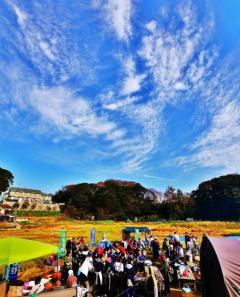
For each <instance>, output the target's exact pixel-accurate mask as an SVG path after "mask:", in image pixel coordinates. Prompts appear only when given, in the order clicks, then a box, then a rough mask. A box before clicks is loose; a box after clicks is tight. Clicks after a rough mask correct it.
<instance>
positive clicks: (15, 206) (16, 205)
mask: <svg viewBox="0 0 240 297" xmlns="http://www.w3.org/2000/svg"><path fill="white" fill-rule="evenodd" d="M19 206H20V204H19V203H18V202H15V203H14V204H13V206H12V208H14V209H16V208H19Z"/></svg>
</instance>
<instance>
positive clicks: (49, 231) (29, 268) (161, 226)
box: [0, 215, 240, 297]
mask: <svg viewBox="0 0 240 297" xmlns="http://www.w3.org/2000/svg"><path fill="white" fill-rule="evenodd" d="M25 218H27V219H28V221H27V222H22V223H19V225H18V226H17V228H15V226H14V224H13V223H12V224H6V223H0V238H4V237H8V236H16V237H21V238H26V239H33V240H39V241H42V242H46V243H51V244H55V245H58V241H59V231H60V230H61V229H65V230H67V232H68V237H78V236H83V237H84V239H85V241H86V242H89V237H90V230H91V228H95V229H96V234H97V236H96V237H97V238H96V240H97V241H99V240H100V239H101V237H102V234H103V232H104V233H105V234H106V235H107V238H108V239H109V240H120V239H121V230H122V229H123V228H124V227H126V226H147V227H149V228H150V229H151V231H152V234H153V235H156V236H157V237H158V238H159V239H160V241H162V240H163V238H164V237H165V236H167V235H169V234H173V232H174V231H177V232H178V233H179V234H180V235H184V233H185V232H188V233H189V234H191V235H195V236H197V237H198V240H199V243H200V241H201V237H202V234H203V233H205V234H207V235H209V236H223V235H226V234H233V233H240V222H206V221H203V222H200V221H196V222H184V221H175V222H140V223H134V222H133V223H126V222H114V221H96V222H89V221H76V220H70V219H68V218H66V217H64V216H63V215H55V216H43V217H37V216H25ZM0 272H3V267H0ZM49 272H50V270H49V268H48V267H47V266H45V265H44V259H37V260H34V261H28V262H25V263H21V265H20V275H19V277H20V278H21V279H23V280H29V279H30V278H32V277H34V276H37V275H42V274H43V273H49ZM173 290H175V289H173ZM172 296H176V297H177V296H185V295H184V294H183V293H181V292H179V290H176V291H173V292H172ZM188 296H189V297H190V296H193V297H196V296H200V295H197V294H194V293H192V295H191V294H188Z"/></svg>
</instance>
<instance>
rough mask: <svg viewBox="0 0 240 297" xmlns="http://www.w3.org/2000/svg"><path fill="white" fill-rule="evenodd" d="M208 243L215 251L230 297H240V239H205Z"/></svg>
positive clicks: (207, 245)
mask: <svg viewBox="0 0 240 297" xmlns="http://www.w3.org/2000/svg"><path fill="white" fill-rule="evenodd" d="M207 241H208V242H209V243H210V244H211V246H212V248H213V249H214V251H215V254H216V256H217V259H218V262H219V265H220V268H221V271H222V275H223V279H224V282H225V286H226V289H227V291H228V293H229V296H230V297H237V296H239V293H237V290H240V269H239V267H240V257H239V252H240V239H236V238H235V239H234V238H227V237H208V238H206V239H205V242H207ZM205 246H206V247H207V249H208V248H209V247H210V246H209V244H206V245H205ZM206 252H208V253H209V252H210V251H209V250H208V251H206Z"/></svg>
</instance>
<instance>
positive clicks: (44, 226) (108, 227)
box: [0, 214, 240, 244]
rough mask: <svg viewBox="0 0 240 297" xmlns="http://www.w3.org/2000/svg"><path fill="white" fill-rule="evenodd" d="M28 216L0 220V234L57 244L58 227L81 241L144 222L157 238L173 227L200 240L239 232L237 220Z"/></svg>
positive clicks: (115, 235)
mask: <svg viewBox="0 0 240 297" xmlns="http://www.w3.org/2000/svg"><path fill="white" fill-rule="evenodd" d="M24 217H26V218H28V219H29V221H27V222H23V223H20V226H19V227H18V228H19V229H16V228H9V226H7V225H6V224H4V225H1V223H0V229H1V232H0V238H3V237H7V236H17V237H21V238H26V239H34V240H39V241H42V242H46V243H52V244H58V240H59V230H60V229H66V230H67V232H68V237H78V236H83V237H84V238H85V241H86V242H88V241H89V236H90V229H91V228H95V229H96V231H97V241H98V240H100V239H101V237H102V233H103V232H105V233H106V235H107V238H108V239H109V240H119V239H121V230H122V229H123V228H124V227H126V226H147V227H149V228H150V229H151V230H152V234H153V235H156V236H157V237H158V238H159V239H160V240H162V239H163V238H164V237H165V236H167V235H169V234H173V232H174V231H177V232H178V233H179V234H180V235H184V233H185V232H188V233H190V234H191V235H195V236H197V237H198V240H199V241H200V240H201V237H202V234H203V233H206V234H207V235H209V236H223V235H225V234H230V233H231V234H232V233H240V222H206V221H202V222H200V221H195V222H184V221H172V222H165V223H163V222H144V223H142V222H141V223H126V222H114V221H96V222H89V221H76V220H70V219H67V218H65V217H64V216H62V215H60V214H59V215H54V216H33V215H30V216H24Z"/></svg>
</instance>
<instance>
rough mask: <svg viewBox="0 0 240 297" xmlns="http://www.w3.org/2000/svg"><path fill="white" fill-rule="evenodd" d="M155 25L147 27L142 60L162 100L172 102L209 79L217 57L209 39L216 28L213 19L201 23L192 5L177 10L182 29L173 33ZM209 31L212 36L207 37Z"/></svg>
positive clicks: (209, 17)
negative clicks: (211, 67)
mask: <svg viewBox="0 0 240 297" xmlns="http://www.w3.org/2000/svg"><path fill="white" fill-rule="evenodd" d="M168 17H169V18H170V19H169V20H168V21H169V27H167V28H164V27H161V26H159V25H158V24H157V22H156V21H151V22H149V23H147V24H146V26H145V27H146V28H147V30H148V34H146V35H145V36H144V37H143V39H142V48H141V49H140V50H139V56H140V57H141V58H142V59H143V60H144V61H145V63H146V66H147V67H148V69H149V71H150V73H151V74H152V77H153V80H154V82H155V86H156V88H157V89H158V94H159V97H161V98H162V100H165V101H167V102H169V101H172V100H173V97H174V96H175V97H178V96H176V93H177V92H179V91H186V90H190V89H192V88H194V84H196V83H197V81H199V80H201V79H205V77H206V74H207V71H208V69H209V68H210V66H211V64H212V62H213V57H214V55H213V54H211V49H210V50H209V48H207V41H208V36H209V34H210V32H211V31H212V28H213V25H214V23H213V19H212V17H211V15H210V16H208V19H203V20H201V23H200V22H199V21H198V18H197V13H196V11H195V7H194V5H192V3H191V2H190V1H185V2H184V3H180V4H179V5H178V6H177V7H176V15H174V18H176V19H178V20H179V21H180V22H181V23H182V26H179V27H178V28H177V29H176V30H174V31H172V30H171V29H170V28H171V25H172V22H173V20H172V19H171V16H168ZM206 31H207V32H208V34H206Z"/></svg>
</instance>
